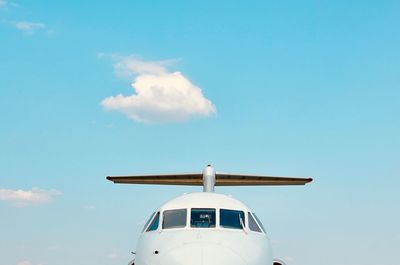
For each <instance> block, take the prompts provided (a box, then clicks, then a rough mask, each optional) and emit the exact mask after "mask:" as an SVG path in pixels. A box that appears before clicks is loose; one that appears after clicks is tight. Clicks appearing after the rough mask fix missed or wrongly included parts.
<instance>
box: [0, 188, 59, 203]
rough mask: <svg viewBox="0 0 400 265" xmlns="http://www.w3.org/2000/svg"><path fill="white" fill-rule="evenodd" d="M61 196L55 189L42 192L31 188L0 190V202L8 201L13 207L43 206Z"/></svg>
mask: <svg viewBox="0 0 400 265" xmlns="http://www.w3.org/2000/svg"><path fill="white" fill-rule="evenodd" d="M58 195H61V192H60V191H58V190H55V189H52V190H42V189H39V188H32V190H26V191H25V190H10V189H0V201H8V202H10V203H11V204H12V205H13V206H28V205H35V204H44V203H48V202H50V201H52V200H53V199H54V197H56V196H58Z"/></svg>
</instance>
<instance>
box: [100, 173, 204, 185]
mask: <svg viewBox="0 0 400 265" xmlns="http://www.w3.org/2000/svg"><path fill="white" fill-rule="evenodd" d="M107 179H108V180H110V181H112V182H114V183H120V184H158V185H189V186H202V185H203V174H202V173H180V174H162V175H136V176H118V177H112V176H108V177H107Z"/></svg>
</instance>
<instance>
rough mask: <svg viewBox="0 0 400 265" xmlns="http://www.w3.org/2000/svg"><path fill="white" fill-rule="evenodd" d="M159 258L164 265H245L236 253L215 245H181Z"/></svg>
mask: <svg viewBox="0 0 400 265" xmlns="http://www.w3.org/2000/svg"><path fill="white" fill-rule="evenodd" d="M160 254H161V253H160ZM161 256H162V257H161ZM161 256H160V258H161V260H163V264H165V265H247V263H246V261H245V260H244V259H243V258H242V257H241V256H239V255H238V253H235V252H234V251H233V250H231V249H229V248H227V247H224V246H221V245H216V244H211V245H204V244H195V243H192V244H187V245H181V246H179V247H176V248H173V249H170V250H169V251H167V252H166V253H163V254H162V255H161Z"/></svg>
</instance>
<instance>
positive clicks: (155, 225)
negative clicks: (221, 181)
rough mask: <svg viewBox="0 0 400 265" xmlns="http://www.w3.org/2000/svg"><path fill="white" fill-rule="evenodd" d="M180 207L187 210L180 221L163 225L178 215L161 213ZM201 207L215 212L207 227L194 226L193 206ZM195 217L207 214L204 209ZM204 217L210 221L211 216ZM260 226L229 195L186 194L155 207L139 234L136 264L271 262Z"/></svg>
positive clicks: (244, 264) (263, 264)
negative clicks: (179, 223) (182, 221)
mask: <svg viewBox="0 0 400 265" xmlns="http://www.w3.org/2000/svg"><path fill="white" fill-rule="evenodd" d="M183 209H186V211H185V212H186V215H185V217H184V218H186V220H185V223H184V224H182V225H180V226H179V227H172V228H171V227H169V228H168V227H167V226H168V224H167V223H168V222H177V221H176V220H177V219H176V218H175V217H174V216H172V217H171V214H170V215H169V217H168V216H167V217H165V216H166V215H167V214H166V213H168V212H173V210H180V211H183ZM199 209H200V210H199ZM203 209H205V210H206V211H208V212H210V211H212V212H213V213H214V212H215V214H213V215H212V218H213V219H214V220H213V221H212V220H211V222H212V226H210V225H209V223H208V225H209V226H207V227H204V226H199V227H198V226H195V225H194V222H195V221H196V220H194V219H195V217H194V216H195V214H194V212H193V211H200V212H201V211H202V210H203ZM227 212H228V213H227ZM235 212H242V213H243V214H244V215H243V218H241V217H240V215H239V218H238V219H236V218H235V215H234V213H235ZM157 213H158V214H157ZM232 213H233V214H232ZM182 216H183V215H181V217H180V218H183V217H182ZM198 216H201V217H198V218H205V217H207V215H206V214H203V215H201V214H198ZM168 218H170V219H171V218H172V219H171V220H172V221H170V220H168ZM174 218H175V219H174ZM196 218H197V217H196ZM229 218H233V219H232V220H227V219H229ZM156 219H157V220H156ZM205 220H206V219H205ZM207 220H208V221H210V216H208V219H207ZM238 220H239V221H240V222H238ZM208 221H207V222H208ZM227 223H229V224H230V225H231V226H227V225H226V224H227ZM231 223H232V224H231ZM200 224H202V223H200ZM235 224H236V226H235ZM237 224H240V227H238V225H237ZM261 226H262V225H261V224H260V223H259V221H256V218H255V216H253V214H252V213H251V211H250V210H249V208H247V207H246V206H245V205H244V204H243V203H241V202H240V201H238V200H236V199H233V198H231V197H229V196H226V195H222V194H216V193H212V192H201V193H191V194H186V195H183V196H180V197H178V198H175V199H173V200H171V201H169V202H167V203H166V204H164V205H163V206H161V207H160V208H159V209H157V211H156V214H155V215H153V217H152V220H150V222H149V224H147V225H146V226H145V228H144V232H143V233H142V234H141V236H140V238H139V241H138V246H137V249H136V260H135V264H136V265H272V257H271V249H270V244H269V240H268V238H267V235H266V234H265V231H264V229H262V228H261ZM257 227H258V229H257ZM147 230H150V231H147Z"/></svg>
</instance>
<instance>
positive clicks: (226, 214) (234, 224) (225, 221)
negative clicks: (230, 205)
mask: <svg viewBox="0 0 400 265" xmlns="http://www.w3.org/2000/svg"><path fill="white" fill-rule="evenodd" d="M219 216H220V225H221V226H222V227H224V228H233V229H242V228H243V227H244V226H245V223H246V222H245V217H244V212H243V211H236V210H227V209H220V212H219Z"/></svg>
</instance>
